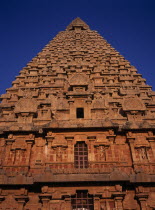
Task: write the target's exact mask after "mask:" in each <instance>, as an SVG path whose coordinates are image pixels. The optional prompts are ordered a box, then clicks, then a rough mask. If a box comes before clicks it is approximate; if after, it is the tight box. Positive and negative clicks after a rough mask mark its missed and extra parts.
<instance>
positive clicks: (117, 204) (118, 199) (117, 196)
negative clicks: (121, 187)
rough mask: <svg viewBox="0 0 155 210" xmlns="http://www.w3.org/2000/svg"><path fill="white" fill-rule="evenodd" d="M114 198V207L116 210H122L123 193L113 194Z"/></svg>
mask: <svg viewBox="0 0 155 210" xmlns="http://www.w3.org/2000/svg"><path fill="white" fill-rule="evenodd" d="M113 197H114V200H115V209H116V210H123V198H124V194H123V193H115V194H113Z"/></svg>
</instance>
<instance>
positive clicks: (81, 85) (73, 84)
mask: <svg viewBox="0 0 155 210" xmlns="http://www.w3.org/2000/svg"><path fill="white" fill-rule="evenodd" d="M69 84H70V89H71V91H74V92H76V93H77V94H78V93H79V94H80V92H84V91H86V90H87V89H88V84H89V78H88V76H87V75H85V74H80V73H76V74H74V75H73V76H72V77H71V78H70V80H69Z"/></svg>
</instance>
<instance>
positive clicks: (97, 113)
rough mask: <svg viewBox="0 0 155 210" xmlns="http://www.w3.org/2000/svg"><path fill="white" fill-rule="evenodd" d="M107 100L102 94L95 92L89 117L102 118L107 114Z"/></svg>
mask: <svg viewBox="0 0 155 210" xmlns="http://www.w3.org/2000/svg"><path fill="white" fill-rule="evenodd" d="M108 113H109V112H108V108H107V102H106V100H105V99H104V98H103V95H102V94H100V93H96V94H95V95H94V100H93V101H92V108H91V117H92V119H103V118H105V117H107V114H108Z"/></svg>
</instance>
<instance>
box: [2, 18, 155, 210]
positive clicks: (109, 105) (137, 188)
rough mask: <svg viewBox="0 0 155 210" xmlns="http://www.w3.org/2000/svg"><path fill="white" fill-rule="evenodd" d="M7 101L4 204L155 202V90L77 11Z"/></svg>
mask: <svg viewBox="0 0 155 210" xmlns="http://www.w3.org/2000/svg"><path fill="white" fill-rule="evenodd" d="M1 101H2V102H1V104H0V210H6V209H7V210H15V209H16V210H62V209H63V210H71V209H73V210H75V209H76V210H86V209H87V210H88V209H90V210H114V209H116V210H131V209H132V210H151V209H155V92H153V91H152V89H151V87H150V86H149V85H146V84H145V79H143V78H142V76H141V74H139V73H137V70H136V69H135V67H133V66H132V65H131V64H130V63H129V61H127V60H125V58H124V57H123V56H121V55H120V54H119V52H117V51H116V50H115V49H114V48H112V46H111V45H110V44H108V43H107V41H106V40H105V39H104V38H102V37H101V36H100V35H99V34H98V33H97V32H96V31H93V30H90V28H89V26H88V25H87V24H86V23H85V22H83V21H82V20H81V19H80V18H76V19H75V20H73V21H72V23H71V24H70V25H69V26H68V27H67V28H66V30H65V31H62V32H60V33H58V35H57V36H56V37H55V38H54V39H53V40H52V41H50V42H49V44H47V45H46V46H45V48H44V49H43V50H42V51H41V52H40V53H38V55H37V56H36V57H35V58H33V59H32V61H31V62H29V63H28V64H27V66H26V67H25V68H23V69H22V70H21V71H20V74H19V76H17V77H16V80H15V81H14V82H13V83H12V87H11V88H9V89H7V91H6V93H5V94H3V95H1Z"/></svg>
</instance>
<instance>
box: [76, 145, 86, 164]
mask: <svg viewBox="0 0 155 210" xmlns="http://www.w3.org/2000/svg"><path fill="white" fill-rule="evenodd" d="M74 166H75V168H88V147H87V144H86V143H85V142H82V141H81V142H77V143H76V144H75V146H74Z"/></svg>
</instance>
